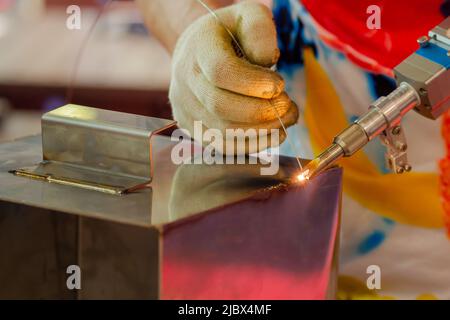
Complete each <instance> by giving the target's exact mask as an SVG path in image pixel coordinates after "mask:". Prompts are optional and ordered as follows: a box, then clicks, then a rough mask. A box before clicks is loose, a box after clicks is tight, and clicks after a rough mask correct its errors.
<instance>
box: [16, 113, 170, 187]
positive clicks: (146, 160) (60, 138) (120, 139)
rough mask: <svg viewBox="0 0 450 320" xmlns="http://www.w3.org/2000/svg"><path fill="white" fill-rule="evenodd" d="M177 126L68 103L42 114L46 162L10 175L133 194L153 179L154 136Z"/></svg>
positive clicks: (166, 122) (160, 120)
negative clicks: (132, 192)
mask: <svg viewBox="0 0 450 320" xmlns="http://www.w3.org/2000/svg"><path fill="white" fill-rule="evenodd" d="M175 124H176V122H175V121H173V120H165V119H158V118H151V117H145V116H139V115H133V114H127V113H122V112H116V111H109V110H102V109H96V108H89V107H83V106H78V105H66V106H64V107H61V108H58V109H55V110H53V111H50V112H48V113H46V114H44V115H43V116H42V153H43V154H42V157H43V161H42V162H41V163H40V164H38V165H35V166H31V167H26V168H20V169H16V170H13V171H11V173H13V174H15V175H17V176H23V177H28V178H33V179H38V180H44V181H47V182H51V183H59V184H63V185H70V186H75V187H80V188H84V189H89V190H95V191H101V192H106V193H110V194H123V193H126V192H131V191H133V190H136V189H138V188H142V187H144V186H147V185H148V184H149V183H150V181H151V179H152V176H153V166H152V144H151V140H152V139H151V138H152V136H153V135H154V134H156V133H158V132H161V131H163V130H165V129H167V128H169V127H172V126H174V125H175Z"/></svg>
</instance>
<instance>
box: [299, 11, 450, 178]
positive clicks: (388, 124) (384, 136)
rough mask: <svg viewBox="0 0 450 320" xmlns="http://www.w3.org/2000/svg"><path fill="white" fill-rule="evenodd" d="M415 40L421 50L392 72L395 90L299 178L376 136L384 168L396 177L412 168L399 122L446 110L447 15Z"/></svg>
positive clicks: (449, 84) (449, 85) (449, 83)
mask: <svg viewBox="0 0 450 320" xmlns="http://www.w3.org/2000/svg"><path fill="white" fill-rule="evenodd" d="M417 42H418V44H419V45H420V48H419V49H418V50H417V51H416V52H414V53H413V54H412V55H410V56H409V57H408V58H406V59H405V60H404V61H402V62H401V63H400V64H399V65H397V66H396V67H395V69H394V75H395V79H396V81H397V84H398V87H397V89H395V90H394V91H393V92H392V93H391V94H389V95H388V96H387V97H381V98H379V99H378V100H376V101H375V102H373V103H372V104H371V105H370V107H369V111H368V112H367V113H366V114H364V115H363V116H362V117H360V118H359V119H358V120H356V121H355V122H354V123H353V124H352V125H350V126H349V127H348V128H347V129H345V130H344V131H342V132H341V133H340V134H339V135H337V136H336V137H335V138H334V140H333V143H332V144H331V146H330V147H328V148H327V149H326V150H325V151H324V152H323V153H321V154H320V155H319V156H318V157H317V158H315V159H314V160H312V161H311V162H310V163H309V164H308V165H307V166H306V167H305V168H304V169H303V171H302V173H301V174H300V175H299V176H298V178H299V180H304V179H310V178H312V177H314V176H316V175H317V174H319V173H320V172H322V171H323V170H325V169H326V168H328V167H330V166H331V165H333V164H334V163H335V162H336V161H337V160H339V159H340V158H341V157H349V156H351V155H353V154H354V153H355V152H356V151H358V150H359V149H361V148H362V147H364V146H365V145H366V144H367V143H368V142H369V141H371V140H372V139H373V138H375V137H377V136H379V137H380V138H381V141H382V143H383V144H384V145H385V146H386V148H387V149H386V154H385V158H386V161H387V165H388V167H389V168H390V169H391V170H392V171H393V172H396V173H403V172H407V171H410V170H411V166H410V165H409V163H408V158H407V153H406V149H407V144H406V139H405V135H404V133H403V130H402V127H401V120H402V118H403V117H404V116H405V114H406V113H408V112H409V111H410V110H415V111H417V112H418V113H419V114H421V115H422V116H425V117H427V118H430V119H433V120H435V119H437V118H438V117H439V116H440V115H442V114H443V113H444V112H445V111H446V110H447V109H449V108H450V71H449V67H450V17H448V18H447V19H445V20H444V21H443V22H442V23H440V24H439V25H438V26H436V27H435V28H433V29H432V30H431V31H429V33H428V36H423V37H420V38H419V39H418V40H417Z"/></svg>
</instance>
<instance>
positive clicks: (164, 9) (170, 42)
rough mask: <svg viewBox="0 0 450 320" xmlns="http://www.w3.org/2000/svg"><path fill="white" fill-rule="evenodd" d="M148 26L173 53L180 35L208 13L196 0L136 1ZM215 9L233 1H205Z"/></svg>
mask: <svg viewBox="0 0 450 320" xmlns="http://www.w3.org/2000/svg"><path fill="white" fill-rule="evenodd" d="M136 2H137V4H138V6H139V8H140V9H141V12H142V15H143V16H144V20H145V23H146V25H147V26H148V27H149V29H150V30H151V31H152V33H153V34H154V35H155V36H156V37H157V38H158V40H159V41H160V42H161V43H162V44H163V45H164V47H166V49H167V50H169V52H171V53H172V52H173V49H174V48H175V43H176V42H177V39H178V37H179V36H180V34H181V33H182V32H183V31H184V30H185V29H186V28H187V27H188V26H189V25H190V24H191V23H192V22H193V21H194V20H196V19H197V18H198V17H200V16H202V15H204V14H206V13H207V11H206V9H205V8H204V7H202V6H201V5H200V4H199V3H198V2H197V1H196V0H169V1H168V0H136ZM205 3H206V4H207V5H208V6H209V7H211V8H214V9H217V8H219V7H222V6H225V5H227V4H231V3H232V1H231V0H205Z"/></svg>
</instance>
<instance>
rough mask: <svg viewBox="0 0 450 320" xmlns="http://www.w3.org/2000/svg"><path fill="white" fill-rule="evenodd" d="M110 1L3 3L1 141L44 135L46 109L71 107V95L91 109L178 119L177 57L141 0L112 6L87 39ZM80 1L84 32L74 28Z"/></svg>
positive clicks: (2, 0)
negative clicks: (152, 29) (149, 23)
mask: <svg viewBox="0 0 450 320" xmlns="http://www.w3.org/2000/svg"><path fill="white" fill-rule="evenodd" d="M106 3H107V1H100V0H78V1H77V0H69V1H67V0H0V142H3V141H6V140H11V139H15V138H19V137H22V136H26V135H29V134H33V133H38V132H40V116H41V114H42V112H45V111H48V110H51V109H53V108H56V107H60V106H62V105H64V104H65V103H66V101H67V96H68V95H69V96H71V97H72V98H71V102H73V103H77V104H82V105H87V106H91V107H97V108H105V109H110V110H118V111H124V112H129V113H136V114H143V115H149V116H156V117H162V118H170V117H171V111H170V106H169V104H168V98H167V91H168V86H169V81H170V57H169V55H168V54H167V52H166V51H165V49H164V48H163V47H162V46H161V45H160V44H159V43H158V42H157V40H156V39H154V38H153V37H152V35H151V33H149V32H148V31H147V29H146V28H145V27H144V25H143V22H142V18H141V16H140V14H139V12H138V10H137V8H136V6H135V4H134V2H133V1H117V0H116V1H114V2H112V3H111V4H110V5H108V6H107V7H105V8H104V11H103V14H102V16H101V18H100V19H99V21H98V23H97V25H96V27H95V28H94V30H93V32H92V33H91V34H90V36H89V38H87V35H88V34H89V32H90V30H91V26H92V24H93V23H94V21H95V19H96V17H97V16H98V13H99V11H100V10H101V9H102V7H103V6H104V4H106ZM73 4H75V5H78V6H80V7H81V29H80V30H69V29H68V28H67V27H66V21H67V18H68V17H69V15H68V14H67V13H66V10H67V7H68V6H69V5H73ZM86 39H89V40H88V42H87V43H86V46H85V50H84V51H83V54H82V56H81V58H80V59H79V60H77V55H78V54H79V53H80V50H81V48H82V44H83V41H85V40H86ZM77 61H78V62H79V63H78V65H77V66H76V62H77ZM74 70H76V71H74ZM68 87H72V90H68Z"/></svg>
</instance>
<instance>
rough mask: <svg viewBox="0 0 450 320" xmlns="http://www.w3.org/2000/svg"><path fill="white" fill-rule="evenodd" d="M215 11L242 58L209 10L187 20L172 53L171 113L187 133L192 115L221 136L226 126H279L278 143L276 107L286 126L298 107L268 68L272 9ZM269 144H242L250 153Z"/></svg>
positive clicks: (243, 6) (273, 38) (242, 6)
mask: <svg viewBox="0 0 450 320" xmlns="http://www.w3.org/2000/svg"><path fill="white" fill-rule="evenodd" d="M216 13H217V15H218V16H219V17H220V20H221V21H222V22H223V23H224V24H225V25H226V26H227V27H228V28H229V30H230V31H231V32H232V33H233V35H234V36H235V38H236V39H237V40H238V41H239V44H240V46H241V47H242V48H243V50H244V51H245V56H246V58H247V59H248V60H246V59H243V58H239V57H238V56H237V55H236V51H235V49H234V48H233V43H232V39H231V37H230V35H229V34H228V33H227V31H226V30H225V28H224V27H223V26H222V25H221V24H220V23H219V22H218V21H217V20H216V19H215V18H214V17H213V16H212V15H211V14H205V15H204V16H202V17H201V18H199V19H198V20H196V21H195V22H194V23H192V24H191V25H190V26H189V27H188V28H187V29H186V30H185V31H184V32H183V34H182V35H181V36H180V38H179V39H178V42H177V44H176V47H175V50H174V53H173V65H172V81H171V84H170V93H169V97H170V102H171V104H172V109H173V115H174V118H175V120H177V121H178V124H179V126H180V127H182V128H185V129H187V130H188V131H189V132H190V133H191V135H193V126H194V121H195V120H201V121H202V123H203V125H204V129H208V128H211V129H219V130H220V131H221V132H222V133H223V134H224V139H225V129H227V128H231V129H234V128H242V129H244V130H247V129H249V128H253V129H263V128H264V129H268V131H269V133H270V129H280V130H279V135H280V140H279V143H281V142H282V141H283V140H284V139H285V138H286V137H285V135H284V132H283V130H281V124H280V122H279V120H278V118H277V112H278V115H279V116H280V117H281V119H282V121H283V123H284V125H285V126H286V127H288V126H290V125H292V124H294V123H296V121H297V118H298V110H297V106H296V105H295V103H294V102H292V101H291V100H290V99H289V97H288V95H287V94H286V93H285V92H284V81H283V79H282V78H281V76H280V75H278V74H277V73H276V72H274V71H272V70H270V69H269V68H270V67H271V66H272V65H274V64H275V63H276V62H277V60H278V57H279V50H278V47H277V35H276V30H275V25H274V22H273V19H272V14H271V12H270V10H269V9H268V8H267V7H266V6H264V5H261V4H257V3H252V2H241V3H239V4H236V5H233V6H229V7H226V8H223V9H220V10H217V11H216ZM275 109H276V110H275ZM268 140H269V141H268V142H269V144H270V142H271V141H270V138H269V139H268ZM247 143H248V141H247ZM274 144H276V141H275V142H274V141H272V145H266V146H262V147H261V146H258V144H255V143H253V144H252V145H248V144H247V145H246V146H245V148H244V150H245V152H246V153H252V152H256V151H260V150H261V149H265V148H266V147H270V146H272V147H274V146H275V145H274ZM224 145H225V142H224ZM241 147H242V146H241ZM241 150H242V148H241ZM224 153H228V154H230V152H228V150H227V151H225V152H224Z"/></svg>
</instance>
